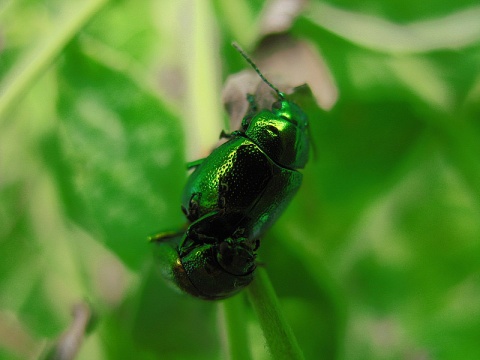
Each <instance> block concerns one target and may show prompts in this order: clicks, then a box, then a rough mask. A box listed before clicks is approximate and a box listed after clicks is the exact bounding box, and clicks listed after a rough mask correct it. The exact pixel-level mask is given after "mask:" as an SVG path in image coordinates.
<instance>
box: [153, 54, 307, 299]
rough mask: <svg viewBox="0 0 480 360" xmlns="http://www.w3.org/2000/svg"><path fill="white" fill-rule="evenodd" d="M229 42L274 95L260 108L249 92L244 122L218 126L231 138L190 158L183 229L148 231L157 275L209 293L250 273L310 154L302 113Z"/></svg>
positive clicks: (241, 283) (214, 295)
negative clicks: (201, 155) (233, 127)
mask: <svg viewBox="0 0 480 360" xmlns="http://www.w3.org/2000/svg"><path fill="white" fill-rule="evenodd" d="M234 46H235V45H234ZM235 47H236V48H237V50H238V51H239V52H240V53H241V54H242V56H243V57H244V58H245V59H246V60H247V61H248V63H249V64H250V65H252V67H253V68H254V70H255V71H256V72H257V73H258V75H259V76H260V77H261V79H262V80H263V81H264V82H265V83H266V84H267V85H268V86H269V87H270V88H272V89H273V90H274V91H275V93H276V96H277V97H278V101H276V102H274V103H273V104H272V108H271V110H268V109H263V110H258V109H257V104H256V102H255V99H254V97H253V96H252V95H247V100H248V101H249V104H250V109H249V111H248V112H247V115H246V116H245V117H244V119H243V121H242V129H241V130H238V131H234V132H232V133H231V134H228V135H227V134H224V133H222V136H223V137H226V138H228V139H229V140H228V141H227V142H225V143H224V144H222V145H220V146H219V147H218V148H216V149H215V150H214V151H213V152H212V153H211V154H210V155H209V156H208V157H207V158H205V159H203V160H201V161H197V162H195V166H194V167H195V170H194V171H193V173H192V174H191V175H190V177H189V178H188V181H187V184H186V186H185V189H184V192H183V199H182V211H183V212H184V214H185V216H186V218H187V220H188V224H187V226H186V228H185V229H183V230H181V231H178V232H169V233H161V234H158V235H155V236H153V237H152V238H151V241H153V242H154V243H155V244H156V245H157V251H156V252H157V256H158V258H159V261H160V264H161V272H162V274H163V275H164V276H165V277H166V278H167V279H168V280H169V281H170V282H171V283H173V284H174V285H176V286H177V287H178V288H179V289H181V290H182V291H184V292H187V293H189V294H191V295H194V296H196V297H199V298H202V299H208V300H215V299H223V298H226V297H229V296H232V295H234V294H236V293H237V292H238V291H240V290H241V289H243V288H244V287H245V286H247V285H248V284H249V283H250V282H251V281H252V280H253V276H254V272H255V268H256V263H255V257H256V251H257V249H258V247H259V245H260V240H259V238H260V237H261V236H262V235H263V234H264V233H265V231H266V230H267V229H268V228H270V226H271V225H272V224H273V223H274V222H275V221H276V220H277V219H278V217H279V216H280V215H281V213H282V212H283V210H284V209H285V208H286V206H287V205H288V204H289V202H290V200H291V199H292V198H293V196H294V195H295V193H296V192H297V190H298V189H299V187H300V184H301V182H302V174H301V173H300V172H298V171H297V170H298V169H302V168H303V167H304V166H305V164H306V163H307V161H308V154H309V137H308V120H307V116H306V114H305V113H304V112H303V111H302V109H301V108H300V107H299V106H298V105H296V104H295V103H293V102H291V101H289V100H288V99H287V98H286V95H285V94H284V93H282V92H280V91H279V90H278V89H277V88H276V87H275V86H274V85H272V84H271V83H270V82H269V81H268V80H267V79H266V78H265V77H264V76H263V75H262V73H261V72H260V70H258V68H257V67H256V65H255V64H254V63H253V62H252V60H251V59H250V58H249V57H248V56H247V55H246V54H245V53H244V52H243V51H242V50H241V49H240V48H239V47H238V46H235Z"/></svg>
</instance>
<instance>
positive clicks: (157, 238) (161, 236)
mask: <svg viewBox="0 0 480 360" xmlns="http://www.w3.org/2000/svg"><path fill="white" fill-rule="evenodd" d="M183 233H184V231H183V230H182V231H165V232H160V233H158V234H155V235H152V236H149V237H148V241H149V242H164V241H169V240H170V239H173V238H176V237H182V236H183Z"/></svg>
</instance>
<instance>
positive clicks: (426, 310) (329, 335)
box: [0, 0, 480, 359]
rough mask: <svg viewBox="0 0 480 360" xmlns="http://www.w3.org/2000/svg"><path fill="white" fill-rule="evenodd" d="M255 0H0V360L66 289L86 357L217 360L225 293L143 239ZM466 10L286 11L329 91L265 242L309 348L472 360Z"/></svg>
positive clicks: (208, 115) (474, 162)
mask: <svg viewBox="0 0 480 360" xmlns="http://www.w3.org/2000/svg"><path fill="white" fill-rule="evenodd" d="M264 5H265V4H264V2H263V1H260V0H256V1H253V0H251V1H247V0H244V1H242V0H238V1H232V2H230V1H228V2H227V1H221V0H217V1H211V2H209V1H198V2H196V1H186V0H162V1H154V0H151V1H142V2H138V1H133V0H118V1H106V0H90V1H85V2H77V1H65V0H46V1H38V0H17V1H13V0H11V1H8V0H3V1H2V2H0V79H1V88H0V91H1V92H0V254H1V261H0V358H1V359H32V358H36V357H37V356H38V355H39V354H40V352H41V351H43V350H42V349H44V348H48V346H49V344H50V342H53V341H55V339H57V338H58V337H59V336H60V334H61V333H62V332H64V331H65V330H66V329H67V328H68V327H69V326H70V323H71V322H72V318H71V309H72V306H73V305H74V304H76V303H78V302H80V301H88V303H89V304H90V305H91V307H92V309H93V311H94V314H95V321H94V322H93V324H91V326H90V329H89V333H88V335H87V337H86V338H85V341H84V343H83V345H82V347H81V350H80V352H79V354H78V359H133V358H135V359H157V358H158V359H160V358H161V359H212V358H226V357H227V354H226V353H225V350H224V349H225V346H224V345H223V344H224V331H223V325H222V324H221V318H222V316H221V314H222V311H223V310H222V309H223V308H222V306H223V304H222V302H204V301H200V300H197V299H192V298H189V297H187V296H183V295H179V294H177V293H176V292H174V291H173V290H172V289H170V288H169V287H168V286H167V285H165V283H164V282H163V281H162V279H160V278H159V277H158V275H157V274H156V272H155V268H154V261H153V257H152V255H151V248H150V246H149V244H148V243H147V241H146V238H147V236H148V235H150V234H152V233H154V232H155V231H157V230H163V229H174V228H176V227H178V226H180V225H181V224H182V222H183V216H182V213H181V211H180V194H181V191H182V187H183V184H184V181H185V179H186V172H185V165H184V164H185V161H186V160H194V157H195V154H194V151H193V150H192V149H198V148H203V149H204V148H208V147H209V146H211V145H212V144H213V143H214V142H215V139H216V138H217V136H218V134H219V131H220V129H221V128H222V127H224V125H223V124H225V123H227V121H228V120H227V119H226V115H225V113H224V112H223V109H222V104H221V96H220V93H221V89H222V83H223V81H224V80H225V78H226V77H227V76H228V75H229V74H231V73H234V72H237V71H240V70H241V69H243V68H245V67H246V64H245V62H244V61H243V59H241V57H240V56H239V55H238V53H236V52H235V51H234V50H233V49H232V48H231V47H230V43H231V42H232V41H233V40H236V41H238V42H239V43H241V44H242V45H243V46H244V47H245V48H246V49H247V50H250V49H251V47H250V48H249V45H252V44H253V41H254V40H255V39H256V37H257V34H258V21H259V18H260V15H261V14H262V11H264V10H263V9H264ZM479 19H480V5H479V4H478V1H474V0H461V1H459V0H456V1H453V0H447V1H443V2H438V1H433V0H427V1H421V2H419V1H413V0H403V1H397V0H389V1H380V0H367V1H362V2H358V1H348V0H330V1H322V2H320V1H311V2H310V4H309V5H308V9H307V11H305V13H304V14H303V15H301V16H300V17H299V18H298V19H297V21H296V22H295V23H294V25H293V28H292V33H293V34H294V35H295V36H297V37H298V38H301V39H305V40H308V41H310V42H311V43H312V44H314V45H315V47H316V48H317V49H318V50H319V51H320V52H321V54H322V56H323V58H324V61H325V62H326V64H327V65H328V67H329V68H330V71H331V74H332V77H333V79H334V80H335V83H336V86H337V88H338V91H339V98H338V102H337V103H336V104H335V106H334V108H333V109H332V110H331V111H329V112H326V113H322V115H321V116H318V118H313V119H311V123H312V137H313V140H314V142H315V143H316V146H317V156H316V159H312V161H311V162H310V163H309V164H308V167H307V168H306V169H305V171H304V184H303V186H302V189H301V191H300V193H299V194H298V196H297V197H296V198H295V199H294V201H293V203H292V204H291V206H290V207H289V208H288V210H287V212H286V214H285V215H284V216H283V217H282V218H281V219H280V220H279V221H278V223H277V224H276V225H275V226H274V227H273V228H272V230H271V231H270V232H269V233H268V234H267V235H266V237H265V239H264V240H263V242H262V248H261V249H260V254H261V257H262V262H263V263H265V268H266V269H267V271H268V274H269V275H270V277H271V279H272V282H273V285H274V287H275V290H276V291H277V293H278V296H279V299H280V302H281V305H282V308H283V309H284V311H285V316H286V317H287V319H288V321H289V322H290V324H291V326H292V328H293V331H294V333H295V335H296V336H297V339H298V342H299V344H300V347H301V348H302V350H303V352H304V354H305V357H306V358H307V359H480V345H479V344H480V241H479V239H480V221H479V219H480V21H479ZM292 66H293V65H292ZM197 151H198V150H197ZM243 298H244V294H240V295H239V297H238V298H237V299H236V300H233V301H237V302H238V303H239V304H243V300H242V299H243ZM239 299H240V300H239ZM230 301H232V300H230ZM244 306H245V307H246V310H245V311H246V316H245V319H244V322H245V324H244V326H245V328H246V330H247V331H248V335H249V339H250V352H251V353H252V356H253V358H254V359H268V358H269V356H268V353H267V351H266V349H265V346H264V340H263V337H262V335H261V331H260V328H259V325H258V322H257V320H256V318H255V315H254V314H253V312H252V310H251V309H250V307H249V305H248V303H247V302H246V301H245V305H244Z"/></svg>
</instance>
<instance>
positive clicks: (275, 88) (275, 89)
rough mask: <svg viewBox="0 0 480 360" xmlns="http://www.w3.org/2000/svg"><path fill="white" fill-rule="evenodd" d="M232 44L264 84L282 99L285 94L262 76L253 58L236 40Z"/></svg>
mask: <svg viewBox="0 0 480 360" xmlns="http://www.w3.org/2000/svg"><path fill="white" fill-rule="evenodd" d="M232 46H233V47H234V48H235V49H236V50H237V51H238V52H239V53H240V55H242V56H243V58H244V59H245V60H247V62H248V63H249V64H250V66H251V67H252V68H253V70H255V72H256V73H257V74H258V76H260V78H261V79H262V80H263V82H264V83H265V84H267V85H268V86H270V87H271V88H272V89H273V90H274V91H275V92H276V93H277V95H278V97H279V98H280V99H284V98H285V94H284V93H282V92H281V91H280V90H278V88H277V87H276V86H275V85H273V84H272V83H271V82H270V81H268V80H267V78H266V77H265V76H263V74H262V72H261V71H260V69H259V68H258V67H257V65H255V63H254V62H253V60H252V59H250V57H249V56H248V55H247V54H246V53H245V51H243V49H242V48H241V47H240V45H238V44H237V43H236V42H233V43H232Z"/></svg>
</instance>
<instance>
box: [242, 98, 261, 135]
mask: <svg viewBox="0 0 480 360" xmlns="http://www.w3.org/2000/svg"><path fill="white" fill-rule="evenodd" d="M247 101H248V110H247V112H246V114H245V116H244V117H243V119H242V129H243V131H246V130H247V129H248V126H249V125H250V121H251V120H252V119H253V117H254V116H255V115H256V114H257V112H258V104H257V102H256V101H255V96H253V95H252V94H247Z"/></svg>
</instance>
